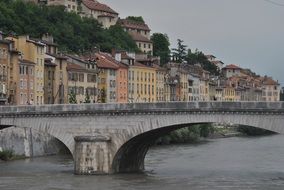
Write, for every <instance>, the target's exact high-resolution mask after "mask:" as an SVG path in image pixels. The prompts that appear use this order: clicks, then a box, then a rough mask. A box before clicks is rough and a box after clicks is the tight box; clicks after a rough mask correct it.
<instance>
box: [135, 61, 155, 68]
mask: <svg viewBox="0 0 284 190" xmlns="http://www.w3.org/2000/svg"><path fill="white" fill-rule="evenodd" d="M133 66H136V67H146V68H151V67H148V66H146V65H144V64H142V63H139V62H136V61H135V62H134V65H133Z"/></svg>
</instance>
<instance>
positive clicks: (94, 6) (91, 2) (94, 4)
mask: <svg viewBox="0 0 284 190" xmlns="http://www.w3.org/2000/svg"><path fill="white" fill-rule="evenodd" d="M82 3H83V4H84V5H85V6H86V7H87V8H89V9H91V10H95V11H103V12H107V13H111V14H116V15H118V13H117V12H115V11H114V10H113V9H112V8H110V7H109V6H107V5H105V4H102V3H99V2H98V1H96V0H82Z"/></svg>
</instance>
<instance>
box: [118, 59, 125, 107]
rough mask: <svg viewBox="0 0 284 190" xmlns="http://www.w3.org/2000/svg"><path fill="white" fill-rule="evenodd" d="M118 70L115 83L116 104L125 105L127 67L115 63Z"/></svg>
mask: <svg viewBox="0 0 284 190" xmlns="http://www.w3.org/2000/svg"><path fill="white" fill-rule="evenodd" d="M117 64H118V66H119V68H118V70H117V75H116V83H117V93H116V94H117V102H118V103H127V102H128V66H127V65H125V64H123V63H120V62H117Z"/></svg>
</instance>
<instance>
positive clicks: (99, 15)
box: [81, 0, 118, 28]
mask: <svg viewBox="0 0 284 190" xmlns="http://www.w3.org/2000/svg"><path fill="white" fill-rule="evenodd" d="M81 7H82V13H81V15H82V16H85V17H91V18H95V19H97V20H98V22H99V23H101V24H102V26H103V27H104V28H109V27H110V26H113V25H115V24H116V22H117V20H118V13H117V12H116V11H114V10H113V9H111V8H110V7H109V6H107V5H105V4H102V3H99V2H98V1H96V0H82V3H81Z"/></svg>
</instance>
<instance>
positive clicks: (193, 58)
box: [186, 49, 220, 76]
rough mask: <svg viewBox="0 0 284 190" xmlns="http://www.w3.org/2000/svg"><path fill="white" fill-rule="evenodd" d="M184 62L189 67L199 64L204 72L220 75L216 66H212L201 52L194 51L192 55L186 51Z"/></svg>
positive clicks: (189, 51)
mask: <svg viewBox="0 0 284 190" xmlns="http://www.w3.org/2000/svg"><path fill="white" fill-rule="evenodd" d="M186 61H187V63H188V64H190V65H194V64H197V63H199V64H201V66H202V68H203V69H205V70H206V71H209V72H210V73H211V74H214V75H216V76H218V75H219V74H220V72H219V70H218V68H217V66H216V65H214V64H212V63H211V62H210V61H209V60H208V59H207V57H206V56H205V55H204V53H203V52H201V51H198V50H197V49H196V50H195V52H194V53H192V52H191V50H190V49H188V54H187V56H186Z"/></svg>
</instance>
